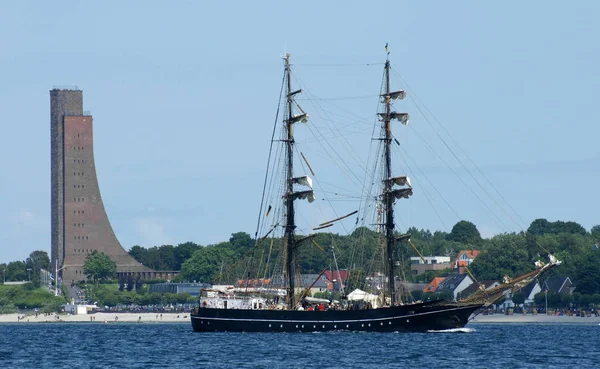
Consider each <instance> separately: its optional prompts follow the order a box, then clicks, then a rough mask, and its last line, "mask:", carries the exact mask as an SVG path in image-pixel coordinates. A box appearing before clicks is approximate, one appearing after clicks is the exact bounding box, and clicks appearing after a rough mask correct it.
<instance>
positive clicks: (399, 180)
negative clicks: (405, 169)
mask: <svg viewBox="0 0 600 369" xmlns="http://www.w3.org/2000/svg"><path fill="white" fill-rule="evenodd" d="M388 181H390V182H392V184H395V185H398V186H408V187H412V185H411V184H410V178H408V177H407V176H402V177H392V178H388Z"/></svg>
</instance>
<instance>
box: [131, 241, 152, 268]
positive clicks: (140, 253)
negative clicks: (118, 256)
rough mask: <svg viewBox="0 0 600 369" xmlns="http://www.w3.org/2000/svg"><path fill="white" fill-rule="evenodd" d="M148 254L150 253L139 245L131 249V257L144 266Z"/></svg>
mask: <svg viewBox="0 0 600 369" xmlns="http://www.w3.org/2000/svg"><path fill="white" fill-rule="evenodd" d="M147 252H148V251H147V250H146V249H145V248H143V247H142V246H138V245H135V246H133V247H131V248H130V249H129V255H131V256H132V257H133V258H134V259H135V260H137V261H139V262H140V263H142V264H144V261H145V258H146V253H147ZM144 265H146V264H144Z"/></svg>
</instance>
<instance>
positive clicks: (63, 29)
mask: <svg viewBox="0 0 600 369" xmlns="http://www.w3.org/2000/svg"><path fill="white" fill-rule="evenodd" d="M67 3H70V5H66V4H67ZM367 3H368V5H365V4H367ZM599 14H600V2H598V1H592V0H590V1H575V2H564V1H526V2H524V1H503V2H487V1H456V2H447V1H437V2H422V1H418V2H415V1H389V2H377V1H370V2H364V1H344V2H341V1H340V2H334V1H302V2H281V1H277V2H275V1H270V2H248V1H228V2H219V1H209V2H206V1H204V2H200V1H176V2H164V1H136V2H123V1H102V2H81V1H70V2H56V1H54V2H46V1H12V2H3V3H2V5H0V66H1V76H2V77H1V79H0V81H1V83H2V88H1V89H0V101H1V103H0V106H1V107H2V120H1V121H2V126H1V128H2V129H1V130H0V132H1V134H0V168H1V171H0V173H1V176H2V177H1V180H0V262H8V261H13V260H23V259H25V258H26V257H27V255H28V254H29V253H30V252H31V251H33V250H38V249H41V250H46V251H48V252H49V251H50V140H49V136H50V125H49V121H50V117H49V109H50V107H49V93H48V91H49V90H50V89H51V88H52V87H53V86H55V85H77V86H79V88H81V89H82V90H83V91H84V109H85V110H89V111H91V113H92V115H93V116H94V124H95V132H94V133H95V159H96V166H97V171H98V176H99V182H100V183H99V184H100V188H101V191H102V196H103V199H104V202H105V205H106V208H107V211H108V213H109V217H110V219H111V223H112V225H113V228H114V229H115V232H116V234H117V236H118V237H119V239H120V240H121V243H122V244H123V246H124V247H125V248H127V249H128V248H129V247H131V246H133V245H136V244H139V245H142V246H145V247H149V246H154V245H161V244H165V243H172V244H177V243H180V242H184V241H188V240H189V241H194V242H197V243H200V244H203V245H206V244H211V243H215V242H219V241H224V240H227V239H228V237H229V235H230V234H231V233H233V232H238V231H245V232H248V233H250V234H253V233H254V227H255V224H256V213H257V206H258V202H259V198H258V197H259V195H260V188H261V185H262V183H261V181H262V176H263V173H262V172H263V168H264V160H265V158H266V155H267V149H268V139H269V137H270V131H271V128H272V125H271V124H272V121H273V117H274V114H275V108H276V105H277V97H278V93H279V84H280V80H281V75H282V68H281V66H282V63H281V59H280V56H281V54H282V53H283V52H284V51H288V52H291V53H292V58H293V59H292V60H293V62H294V63H297V64H298V66H297V67H296V69H295V71H296V75H298V76H299V78H301V80H302V81H303V82H304V83H305V84H306V85H309V86H310V89H311V92H313V94H315V95H317V96H319V97H327V98H329V97H340V96H353V95H354V96H359V95H368V94H377V93H378V88H379V83H380V78H381V66H376V67H366V68H356V69H353V68H350V69H348V68H346V69H344V68H333V67H329V68H328V67H324V68H319V67H311V66H308V65H307V64H345V63H348V64H362V63H364V64H366V63H378V62H382V61H383V60H384V58H385V55H384V52H383V46H384V45H385V43H386V42H389V43H390V47H391V51H392V54H391V57H392V60H393V62H394V67H395V70H396V71H397V72H398V73H399V74H401V76H402V77H403V78H404V79H405V80H406V81H407V82H408V84H409V85H410V87H411V88H412V90H413V91H414V92H416V93H417V94H418V97H419V98H420V99H421V100H422V101H423V102H424V103H425V105H426V106H427V107H428V108H429V109H430V110H431V111H432V112H433V113H434V115H435V116H436V117H437V118H438V120H439V121H440V122H441V123H442V124H443V126H444V128H445V129H447V130H448V131H449V132H450V133H451V135H452V137H453V138H454V140H455V141H456V142H457V143H458V144H459V145H460V146H461V147H462V148H463V149H464V150H465V151H466V152H467V153H468V155H469V156H470V157H471V158H472V159H473V160H474V161H475V162H476V163H477V165H478V166H479V167H480V168H481V170H482V171H483V172H484V173H485V174H486V175H487V176H488V178H489V179H490V180H492V181H493V182H494V185H495V186H496V187H497V189H498V190H499V191H500V192H501V193H502V196H503V197H504V198H506V199H507V200H508V202H509V203H510V204H511V206H512V207H513V208H514V209H515V210H516V211H517V213H518V214H519V216H520V217H521V218H522V219H523V220H524V223H525V227H526V226H527V225H528V224H529V223H530V222H531V221H532V220H534V219H535V218H538V217H544V218H547V219H549V220H565V221H566V220H571V221H576V222H579V223H581V224H582V225H583V226H584V227H585V228H586V229H588V230H589V228H590V227H591V226H593V225H595V224H598V223H600V219H599V217H598V214H599V213H598V209H599V205H600V200H598V196H597V194H598V187H599V184H600V174H599V173H600V164H599V163H600V144H599V140H598V138H599V137H600V125H599V124H598V112H597V109H596V107H597V105H598V103H597V99H598V91H600V72H599V70H598V68H599V67H598V66H599V65H600V48H599V46H598V35H600V23H599V22H598V15H599ZM375 104H376V98H375V99H371V100H368V101H364V102H363V101H360V103H358V102H357V103H356V104H355V105H356V107H358V108H360V107H361V106H362V105H364V106H367V107H368V111H366V112H363V113H361V112H358V111H357V112H355V114H358V115H360V114H363V115H362V116H365V115H367V116H368V115H370V114H372V113H373V109H372V108H373V106H374V105H375ZM406 109H407V110H410V109H413V108H412V107H411V106H410V105H406ZM410 112H411V115H412V116H413V119H412V121H411V127H413V128H414V130H416V131H419V132H420V134H423V135H427V134H428V131H427V123H426V122H425V121H424V120H423V119H419V117H418V114H417V112H415V111H413V110H410ZM411 129H412V128H411ZM411 129H407V131H406V132H407V133H398V135H399V136H400V137H403V138H407V139H408V138H410V137H412V136H408V135H410V134H411V133H410V132H413V131H412V130H411ZM429 133H432V135H431V136H434V135H433V132H431V129H429ZM404 135H406V136H404ZM432 142H435V141H434V140H432ZM405 143H406V144H405V146H403V148H404V149H406V150H408V151H411V150H413V149H414V151H413V152H414V154H412V157H413V158H415V160H417V161H418V162H419V165H420V167H422V168H423V170H426V171H428V173H429V177H430V179H432V180H435V181H436V182H437V188H438V189H439V190H440V191H446V192H444V197H445V198H446V200H447V201H448V202H450V203H451V206H452V208H453V209H454V210H455V211H456V212H457V213H458V215H459V217H460V218H461V219H467V220H470V221H472V222H474V223H475V224H476V225H477V226H478V228H479V229H480V231H481V232H482V234H483V235H484V236H491V235H493V234H495V233H497V232H503V231H506V230H510V231H513V230H514V231H516V230H519V229H520V228H522V227H519V225H518V224H515V222H512V221H510V220H507V219H506V217H505V216H504V213H503V212H502V211H500V210H497V208H496V210H494V211H496V214H497V215H498V217H500V218H502V219H503V221H504V222H505V224H506V225H507V227H502V226H500V225H499V224H498V222H497V221H495V220H494V217H493V216H491V215H490V214H489V211H487V209H486V208H485V206H484V205H482V204H481V203H480V202H479V201H478V200H477V199H476V198H474V197H473V196H471V193H470V192H469V190H465V189H464V188H463V187H464V186H463V187H461V186H462V185H461V186H458V185H457V183H458V182H460V181H459V180H458V179H457V178H456V176H453V174H452V173H451V171H450V170H448V168H446V167H445V166H444V165H443V163H442V162H440V161H439V160H438V159H437V158H436V157H435V156H433V155H430V154H427V155H425V154H424V153H425V152H426V151H424V150H423V146H425V145H423V144H421V143H419V142H418V141H413V140H406V141H405ZM432 145H433V144H432ZM438 147H439V146H438ZM436 150H437V149H436ZM440 152H443V151H441V150H440ZM442 155H444V157H445V158H447V160H448V162H449V163H450V165H451V167H457V168H458V164H457V163H456V162H453V161H452V158H451V157H450V156H449V155H450V154H448V153H447V152H446V153H445V154H442ZM314 161H316V159H315V160H314ZM311 164H312V163H311ZM315 165H316V166H318V165H317V164H315ZM320 170H321V172H324V171H325V172H326V171H327V167H326V165H325V166H321V168H320ZM457 174H458V175H459V176H460V175H463V174H464V172H463V171H462V170H457ZM419 180H420V179H419V178H418V176H417V177H416V178H414V180H413V182H415V184H417V183H419ZM467 180H468V178H467ZM422 182H423V181H422V180H421V183H422ZM415 187H416V188H415V196H414V197H413V199H411V200H410V201H409V202H407V203H406V204H403V205H404V206H405V209H406V212H405V213H404V215H405V216H404V218H403V219H402V221H401V223H400V224H402V225H405V226H406V225H415V226H417V227H419V228H429V229H432V230H433V229H440V230H449V229H448V228H449V227H451V226H452V225H453V224H454V223H456V221H457V220H458V219H457V218H456V216H454V215H453V214H452V213H451V212H448V211H447V210H446V211H443V212H441V216H442V220H440V219H439V218H438V217H437V216H435V214H434V213H433V212H432V211H431V209H430V208H429V206H428V205H427V206H424V205H423V206H422V205H421V204H426V202H423V200H422V199H423V196H422V195H421V194H422V191H421V192H420V191H419V187H418V186H415ZM419 199H420V200H419ZM486 203H487V204H488V206H489V207H490V208H494V207H495V203H494V202H493V201H489V200H487V201H486ZM443 224H445V227H446V228H444V226H443ZM506 228H507V229H506Z"/></svg>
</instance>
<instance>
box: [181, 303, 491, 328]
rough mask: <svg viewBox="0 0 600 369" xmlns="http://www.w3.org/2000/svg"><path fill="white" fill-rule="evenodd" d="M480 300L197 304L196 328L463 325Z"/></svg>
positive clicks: (194, 323)
mask: <svg viewBox="0 0 600 369" xmlns="http://www.w3.org/2000/svg"><path fill="white" fill-rule="evenodd" d="M481 306H482V305H481V304H468V305H464V304H463V305H460V304H449V303H439V302H433V303H431V302H428V303H418V304H411V305H403V306H396V307H389V308H379V309H368V310H342V311H339V310H329V311H297V310H291V311H290V310H241V309H240V310H238V309H213V308H197V309H195V310H194V311H193V312H192V314H191V320H192V328H193V329H194V331H195V332H326V331H336V330H346V331H371V332H427V331H431V330H445V329H453V328H462V327H464V326H465V325H466V324H467V323H468V321H469V317H470V316H471V314H473V313H474V312H475V311H477V310H478V309H479V308H480V307H481Z"/></svg>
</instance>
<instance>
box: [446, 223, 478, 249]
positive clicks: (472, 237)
mask: <svg viewBox="0 0 600 369" xmlns="http://www.w3.org/2000/svg"><path fill="white" fill-rule="evenodd" d="M446 239H447V240H449V241H455V242H460V243H464V244H469V245H479V244H481V234H479V231H478V230H477V227H476V226H475V224H473V223H471V222H469V221H466V220H461V221H460V222H458V223H456V224H455V225H454V227H452V231H451V232H450V233H449V234H448V236H446Z"/></svg>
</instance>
